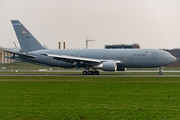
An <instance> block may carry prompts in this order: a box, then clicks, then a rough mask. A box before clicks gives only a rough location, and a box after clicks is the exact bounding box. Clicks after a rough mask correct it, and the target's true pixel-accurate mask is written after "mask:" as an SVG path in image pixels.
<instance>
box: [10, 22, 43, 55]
mask: <svg viewBox="0 0 180 120" xmlns="http://www.w3.org/2000/svg"><path fill="white" fill-rule="evenodd" d="M11 22H12V25H13V27H14V30H15V32H16V36H17V38H18V41H19V44H20V46H21V52H30V51H34V50H41V49H45V48H44V47H43V46H42V45H41V44H40V43H39V42H38V41H37V40H36V38H34V36H33V35H32V34H31V33H30V32H29V31H28V30H27V29H26V28H25V27H24V26H23V24H21V23H20V22H19V21H18V20H11Z"/></svg>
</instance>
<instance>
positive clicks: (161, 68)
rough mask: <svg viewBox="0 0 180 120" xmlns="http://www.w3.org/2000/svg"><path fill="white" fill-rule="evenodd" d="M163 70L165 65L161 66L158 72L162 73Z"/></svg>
mask: <svg viewBox="0 0 180 120" xmlns="http://www.w3.org/2000/svg"><path fill="white" fill-rule="evenodd" d="M162 71H163V67H159V72H158V74H159V75H162Z"/></svg>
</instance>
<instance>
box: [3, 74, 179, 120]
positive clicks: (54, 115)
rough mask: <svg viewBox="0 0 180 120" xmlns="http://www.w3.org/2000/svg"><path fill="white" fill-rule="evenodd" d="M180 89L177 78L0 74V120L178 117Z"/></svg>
mask: <svg viewBox="0 0 180 120" xmlns="http://www.w3.org/2000/svg"><path fill="white" fill-rule="evenodd" d="M179 93H180V79H179V78H178V77H160V78H159V77H153V78H150V77H112V76H111V77H92V76H91V77H86V76H83V77H0V96H1V99H0V119H2V120H9V119H15V120H40V119H43V120H44V119H48V120H50V119H51V120H59V119H62V120H71V119H72V120H74V119H76V120H78V119H79V120H80V119H83V120H91V119H92V120H94V119H95V120H109V119H114V120H116V119H122V120H126V119H127V120H145V119H146V120H151V119H154V120H155V119H156V120H159V119H164V120H167V119H169V120H172V119H180V114H179V111H180V94H179Z"/></svg>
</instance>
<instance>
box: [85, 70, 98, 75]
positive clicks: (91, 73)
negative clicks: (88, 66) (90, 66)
mask: <svg viewBox="0 0 180 120" xmlns="http://www.w3.org/2000/svg"><path fill="white" fill-rule="evenodd" d="M82 74H83V75H99V71H83V72H82Z"/></svg>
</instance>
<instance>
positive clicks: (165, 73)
mask: <svg viewBox="0 0 180 120" xmlns="http://www.w3.org/2000/svg"><path fill="white" fill-rule="evenodd" d="M149 73H151V74H149ZM172 73H173V74H172ZM0 76H82V77H92V76H96V77H102V76H105V77H106V76H107V77H110V76H117V77H180V71H175V70H166V71H163V74H162V75H158V71H157V70H128V71H125V72H120V74H118V73H116V74H113V72H110V73H108V72H106V73H105V72H100V74H99V75H82V74H81V73H80V71H78V72H73V73H72V72H71V71H70V72H69V73H68V71H66V72H65V73H64V74H63V73H58V72H55V73H54V72H47V73H38V72H37V73H31V72H29V73H27V72H26V73H19V72H17V73H16V72H13V73H11V72H9V73H1V74H0Z"/></svg>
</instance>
